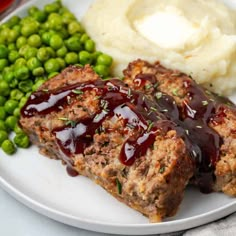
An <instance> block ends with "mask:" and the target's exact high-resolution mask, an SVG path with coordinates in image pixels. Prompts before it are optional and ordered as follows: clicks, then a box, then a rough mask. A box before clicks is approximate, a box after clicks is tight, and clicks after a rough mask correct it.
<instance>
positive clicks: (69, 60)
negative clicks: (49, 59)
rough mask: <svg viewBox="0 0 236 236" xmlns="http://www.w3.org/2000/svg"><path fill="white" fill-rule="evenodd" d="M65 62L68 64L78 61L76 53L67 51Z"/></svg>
mask: <svg viewBox="0 0 236 236" xmlns="http://www.w3.org/2000/svg"><path fill="white" fill-rule="evenodd" d="M65 62H66V63H67V64H68V65H72V64H76V63H77V62H78V55H77V53H75V52H69V53H67V54H66V56H65Z"/></svg>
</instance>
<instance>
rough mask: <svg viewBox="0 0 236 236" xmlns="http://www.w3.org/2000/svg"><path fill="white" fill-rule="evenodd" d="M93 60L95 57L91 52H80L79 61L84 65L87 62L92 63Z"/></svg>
mask: <svg viewBox="0 0 236 236" xmlns="http://www.w3.org/2000/svg"><path fill="white" fill-rule="evenodd" d="M92 60H93V57H92V55H91V53H89V52H87V51H80V53H79V62H80V63H81V64H82V65H85V64H90V63H91V62H92Z"/></svg>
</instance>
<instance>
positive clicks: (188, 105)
mask: <svg viewBox="0 0 236 236" xmlns="http://www.w3.org/2000/svg"><path fill="white" fill-rule="evenodd" d="M124 77H125V79H124V81H125V83H126V84H127V85H128V86H129V87H131V88H132V89H135V90H140V91H142V92H144V93H145V94H147V95H148V96H149V98H150V99H157V96H169V97H171V99H173V100H174V101H175V102H176V104H177V106H178V112H179V113H178V115H179V118H180V120H181V121H182V123H181V124H180V125H183V127H186V126H185V124H184V123H185V121H187V122H191V124H195V130H194V133H195V134H193V136H194V135H195V137H196V138H198V137H197V136H199V137H200V139H203V138H204V137H203V136H202V135H203V132H204V130H206V129H207V130H208V131H209V132H213V133H215V134H216V135H215V137H216V136H217V135H218V139H216V140H215V143H214V145H216V144H217V145H216V147H217V148H215V151H214V152H215V155H213V154H212V153H213V151H212V153H207V152H206V156H205V157H206V159H209V161H208V162H207V163H208V165H209V168H208V167H207V168H208V170H207V171H209V173H210V172H212V175H211V177H212V181H213V185H212V186H211V189H210V191H223V192H224V193H226V194H228V195H231V196H236V156H235V153H236V152H235V151H236V133H235V130H236V109H235V105H234V104H232V102H230V101H229V100H228V99H227V98H223V97H220V96H217V95H216V94H212V93H211V92H209V91H208V90H205V89H204V88H203V87H201V86H199V85H197V84H196V83H195V82H194V81H193V79H192V78H191V77H190V76H188V75H186V74H184V73H182V72H180V71H176V70H175V71H174V70H170V69H167V68H165V67H163V66H162V65H161V64H160V63H159V62H156V63H155V64H150V63H148V62H146V61H143V60H137V61H134V62H132V63H130V64H129V66H128V67H127V69H125V70H124ZM142 78H143V79H142ZM154 97H155V98H154ZM167 105H168V104H167ZM196 107H197V109H195V108H196ZM174 116H175V115H173V114H169V119H173V120H175V119H176V117H174ZM199 122H200V125H199ZM202 124H203V126H202ZM203 127H204V129H200V128H203ZM197 128H199V129H197ZM187 131H188V132H190V131H189V130H187ZM211 137H213V135H212V136H211ZM196 141H197V140H196ZM208 141H209V140H208ZM197 142H198V141H197ZM205 143H206V145H205V146H206V147H205V149H210V147H211V144H210V142H209V143H208V142H205ZM214 145H212V146H214ZM202 149H203V150H202V151H203V152H205V151H204V148H202ZM217 149H218V150H217ZM211 155H212V157H210V158H209V156H211ZM207 171H206V172H207ZM198 174H199V173H198V172H197V173H196V175H198ZM195 180H196V179H195ZM205 180H206V178H205ZM202 181H203V182H204V178H202ZM195 184H197V185H201V183H196V182H195ZM200 187H201V186H200Z"/></svg>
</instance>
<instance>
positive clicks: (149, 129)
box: [147, 120, 154, 132]
mask: <svg viewBox="0 0 236 236" xmlns="http://www.w3.org/2000/svg"><path fill="white" fill-rule="evenodd" d="M153 125H154V123H153V122H152V121H150V120H149V121H148V128H147V132H150V131H151V129H152V127H153Z"/></svg>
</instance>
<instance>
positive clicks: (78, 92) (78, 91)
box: [72, 89, 84, 95]
mask: <svg viewBox="0 0 236 236" xmlns="http://www.w3.org/2000/svg"><path fill="white" fill-rule="evenodd" d="M72 93H75V94H79V95H80V94H83V93H84V92H83V91H82V90H80V89H73V90H72Z"/></svg>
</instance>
